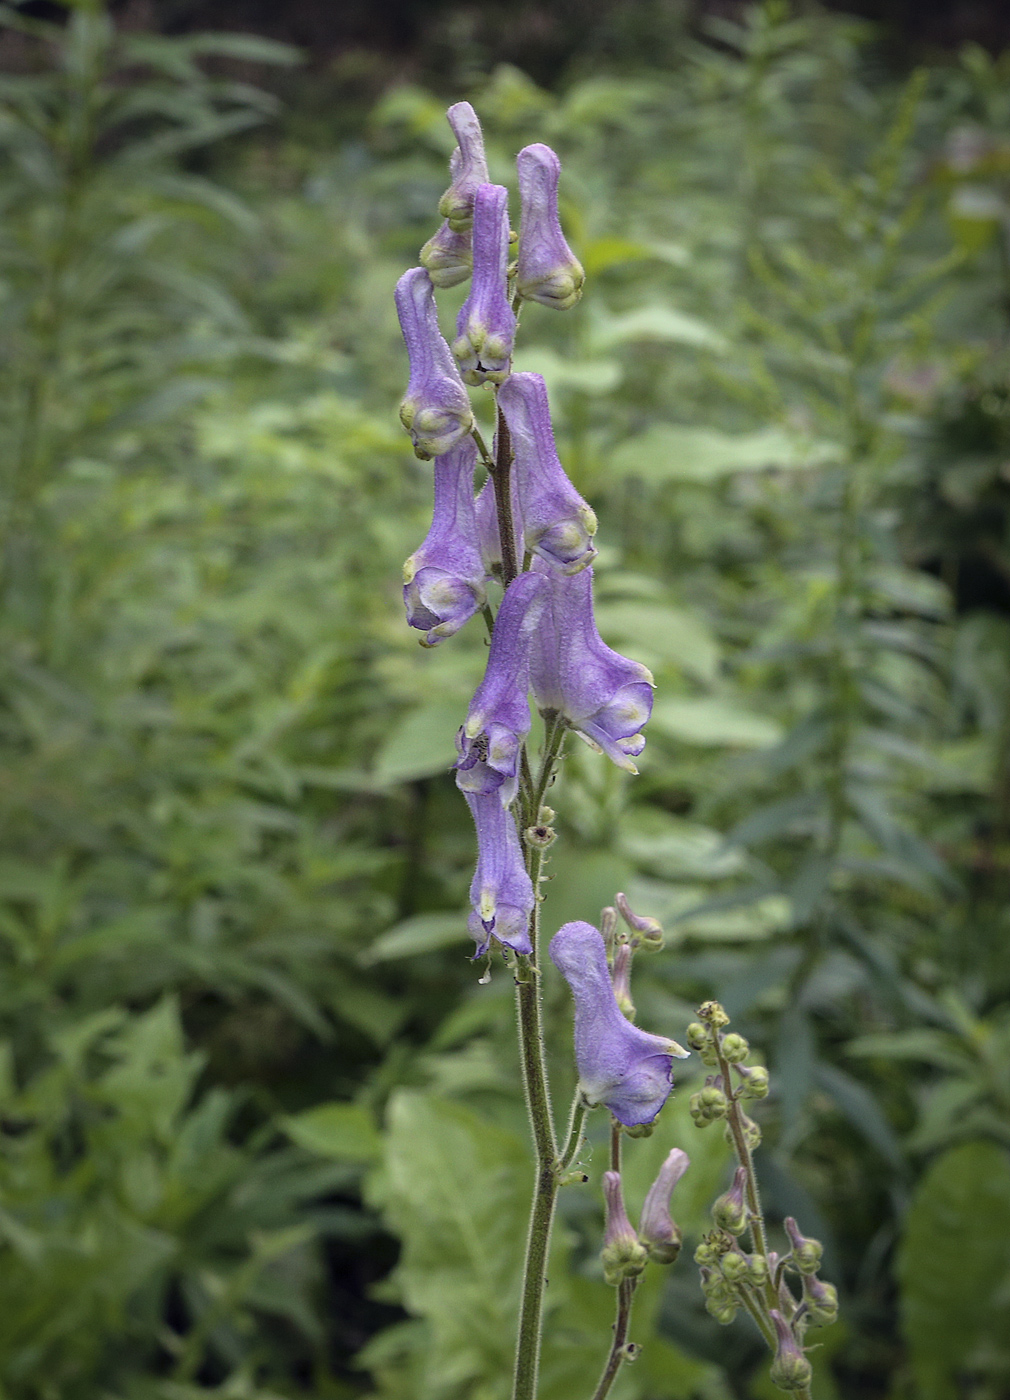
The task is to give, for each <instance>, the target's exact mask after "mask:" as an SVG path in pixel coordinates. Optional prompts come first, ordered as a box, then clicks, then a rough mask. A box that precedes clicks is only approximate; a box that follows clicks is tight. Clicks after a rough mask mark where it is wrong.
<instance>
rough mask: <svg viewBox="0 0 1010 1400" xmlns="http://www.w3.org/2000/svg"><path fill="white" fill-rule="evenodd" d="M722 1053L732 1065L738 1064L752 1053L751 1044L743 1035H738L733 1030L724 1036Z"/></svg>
mask: <svg viewBox="0 0 1010 1400" xmlns="http://www.w3.org/2000/svg"><path fill="white" fill-rule="evenodd" d="M722 1053H723V1054H724V1055H725V1057H726V1059H727V1060H729V1062H730V1064H731V1065H738V1064H740V1063H741V1061H742V1060H746V1058H747V1056H748V1055H749V1054H750V1046H749V1045H748V1044H747V1042H746V1040H744V1038H743V1036H742V1035H737V1033H736V1031H732V1032H731V1033H730V1034H729V1035H726V1036H723V1041H722Z"/></svg>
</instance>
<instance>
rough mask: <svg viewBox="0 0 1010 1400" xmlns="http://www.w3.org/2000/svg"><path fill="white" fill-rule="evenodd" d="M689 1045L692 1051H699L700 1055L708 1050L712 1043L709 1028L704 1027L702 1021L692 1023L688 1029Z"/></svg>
mask: <svg viewBox="0 0 1010 1400" xmlns="http://www.w3.org/2000/svg"><path fill="white" fill-rule="evenodd" d="M687 1043H688V1045H690V1047H691V1049H692V1050H697V1051H699V1053H700V1052H701V1051H702V1050H705V1049H707V1048H708V1047H709V1046H710V1045H711V1043H712V1038H711V1036H710V1035H709V1033H708V1027H707V1026H703V1025H702V1024H701V1022H700V1021H692V1022H691V1024H690V1025H689V1026H688V1028H687Z"/></svg>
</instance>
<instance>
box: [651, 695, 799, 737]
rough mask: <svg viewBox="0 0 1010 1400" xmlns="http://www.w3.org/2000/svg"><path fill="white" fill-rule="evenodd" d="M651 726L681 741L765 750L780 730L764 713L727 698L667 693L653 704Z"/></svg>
mask: <svg viewBox="0 0 1010 1400" xmlns="http://www.w3.org/2000/svg"><path fill="white" fill-rule="evenodd" d="M650 724H651V727H652V728H653V729H654V730H659V732H660V733H661V734H665V735H669V737H670V738H672V739H679V740H680V741H681V743H684V744H698V745H701V746H703V747H706V748H707V747H717V746H720V745H722V744H726V745H728V746H730V747H732V748H740V749H767V748H771V746H772V745H773V744H777V743H778V742H779V741H780V739H781V738H782V729H781V726H780V725H778V724H777V723H776V722H775V720H773V719H769V718H768V717H767V716H766V715H758V714H755V713H754V712H753V711H752V710H745V709H743V708H742V707H740V706H737V705H734V704H733V703H732V702H731V701H729V700H709V699H688V698H686V697H681V696H671V697H670V698H669V699H665V700H658V701H657V702H656V704H655V705H654V706H653V710H652V719H651V721H650Z"/></svg>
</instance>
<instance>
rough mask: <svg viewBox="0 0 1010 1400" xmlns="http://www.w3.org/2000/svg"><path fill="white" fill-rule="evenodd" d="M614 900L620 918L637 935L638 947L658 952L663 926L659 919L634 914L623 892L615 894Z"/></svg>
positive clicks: (661, 942) (647, 915) (661, 943)
mask: <svg viewBox="0 0 1010 1400" xmlns="http://www.w3.org/2000/svg"><path fill="white" fill-rule="evenodd" d="M616 902H617V907H618V909H620V911H621V918H622V919H623V920H624V922H625V923H626V924H627V925H628V927H629V928H630V929H631V930H632V931H633V932H634V933H635V934H636V935H637V940H636V941H637V942H638V944H639V945H640V947H642V948H647V949H649V950H650V951H654V952H658V951H659V949H660V948H662V946H663V926H662V924H660V922H659V920H658V919H654V918H652V916H651V915H649V914H636V913H635V911H634V910H633V909H632V907H631V905H630V904H629V903H628V901H627V899H626V898H625V897H624V895H623V894H619V895H618V896H617V901H616Z"/></svg>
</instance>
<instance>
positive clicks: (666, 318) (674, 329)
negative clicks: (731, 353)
mask: <svg viewBox="0 0 1010 1400" xmlns="http://www.w3.org/2000/svg"><path fill="white" fill-rule="evenodd" d="M591 326H592V329H591V333H590V341H591V344H592V345H593V347H594V349H597V350H610V349H613V348H614V347H615V346H618V345H631V344H634V343H635V342H636V341H641V340H652V341H658V342H660V343H661V344H667V345H693V346H697V347H698V348H699V349H703V350H714V351H716V352H717V353H719V354H724V353H725V352H726V350H728V348H729V346H728V344H727V341H726V338H725V336H722V335H720V334H719V332H718V331H717V330H715V329H714V328H713V327H712V326H710V325H708V323H707V322H705V321H702V320H701V319H700V318H699V317H697V316H690V315H688V313H687V312H686V311H678V310H677V309H676V308H675V307H673V306H663V305H661V304H660V303H655V302H654V303H653V304H652V305H649V306H642V307H639V308H638V309H637V310H635V311H626V312H624V313H623V314H622V315H619V316H606V317H604V316H597V317H595V318H594V320H593V321H592V322H591Z"/></svg>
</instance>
